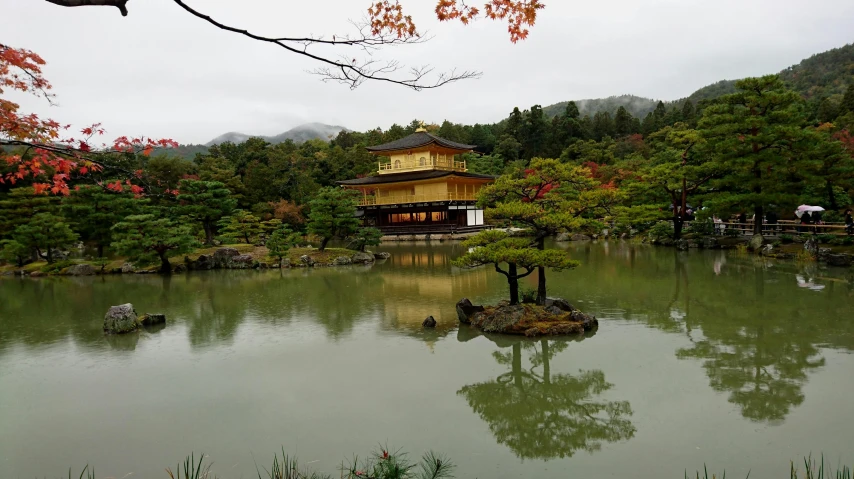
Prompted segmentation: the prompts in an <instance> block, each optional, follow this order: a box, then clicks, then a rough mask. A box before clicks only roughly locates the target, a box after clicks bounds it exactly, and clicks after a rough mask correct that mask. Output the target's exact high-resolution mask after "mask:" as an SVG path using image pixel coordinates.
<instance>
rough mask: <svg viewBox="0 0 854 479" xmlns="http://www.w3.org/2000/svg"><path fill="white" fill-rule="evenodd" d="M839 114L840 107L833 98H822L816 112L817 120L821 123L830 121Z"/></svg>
mask: <svg viewBox="0 0 854 479" xmlns="http://www.w3.org/2000/svg"><path fill="white" fill-rule="evenodd" d="M837 116H839V109H838V108H837V106H836V104H834V103H833V100H831V99H830V98H827V97H825V98H822V99H821V101H820V102H819V103H818V108H817V109H816V112H815V117H816V120H818V121H819V123H830V122H832V121H833V120H835V119H836V117H837Z"/></svg>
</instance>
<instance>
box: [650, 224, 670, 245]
mask: <svg viewBox="0 0 854 479" xmlns="http://www.w3.org/2000/svg"><path fill="white" fill-rule="evenodd" d="M647 234H648V235H649V239H650V240H652V241H661V240H663V239H666V238H672V237H673V223H671V222H670V221H659V222H658V223H656V224H654V225H653V226H652V228H650V229H649V232H648V233H647Z"/></svg>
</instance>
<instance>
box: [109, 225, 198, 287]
mask: <svg viewBox="0 0 854 479" xmlns="http://www.w3.org/2000/svg"><path fill="white" fill-rule="evenodd" d="M163 216H164V215H162V212H159V214H158V213H156V212H154V213H146V214H141V215H130V216H128V217H126V218H125V219H124V221H122V222H120V223H116V225H115V226H113V239H114V241H113V244H112V247H113V249H115V250H116V253H118V254H120V255H123V256H127V257H128V259H130V260H131V261H133V262H135V263H137V264H142V265H145V264H150V263H153V262H156V261H157V260H159V261H160V272H161V273H163V274H169V273H171V272H172V265H171V264H170V263H169V257H171V256H176V255H179V254H184V253H189V252H190V251H192V250H193V248H194V247H195V246H196V239H195V236H194V235H193V231H192V229H191V228H190V227H189V226H186V225H183V224H179V223H178V222H176V221H173V220H171V219H169V218H166V217H163Z"/></svg>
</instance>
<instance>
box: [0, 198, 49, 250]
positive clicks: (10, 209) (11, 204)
mask: <svg viewBox="0 0 854 479" xmlns="http://www.w3.org/2000/svg"><path fill="white" fill-rule="evenodd" d="M58 212H59V197H57V196H48V195H37V194H35V191H34V190H33V188H31V187H25V188H15V189H13V190H11V191H10V192H9V193H8V194H5V195H0V238H11V237H12V234H13V233H14V232H15V228H17V227H18V226H21V225H23V224H27V223H28V222H29V221H30V218H32V217H33V216H34V215H35V214H37V213H58Z"/></svg>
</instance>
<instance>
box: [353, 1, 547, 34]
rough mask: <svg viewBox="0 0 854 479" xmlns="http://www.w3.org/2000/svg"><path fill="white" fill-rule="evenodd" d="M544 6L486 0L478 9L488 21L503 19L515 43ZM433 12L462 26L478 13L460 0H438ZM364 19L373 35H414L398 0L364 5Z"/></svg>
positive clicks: (407, 16) (409, 20)
mask: <svg viewBox="0 0 854 479" xmlns="http://www.w3.org/2000/svg"><path fill="white" fill-rule="evenodd" d="M544 7H545V5H544V4H543V3H541V2H540V1H539V0H489V1H487V2H486V3H485V4H484V5H483V7H482V12H483V16H484V17H486V18H488V19H490V20H505V21H507V31H508V33H510V41H511V42H513V43H516V42H518V41H519V40H524V39H525V38H527V37H528V27H531V26H533V25H534V23H535V22H536V21H537V11H539V10H542V9H543V8H544ZM435 11H436V17H437V18H438V19H439V21H442V22H445V21H449V20H459V21H460V22H462V23H463V24H464V25H468V24H469V22H471V21H473V20H476V19H477V18H478V17H479V16H480V14H481V9H480V8H478V7H476V6H471V5H468V4H466V3H465V1H463V0H438V2H437V4H436V9H435ZM368 19H369V20H370V23H371V32H372V33H373V34H374V35H380V34H382V33H384V32H387V33H391V34H393V35H396V36H397V37H398V38H412V37H417V36H418V32H417V29H416V27H415V23H414V22H413V21H412V17H411V16H409V15H404V14H403V7H402V6H401V5H400V2H399V0H377V2H376V3H373V4H371V6H370V7H369V8H368Z"/></svg>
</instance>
